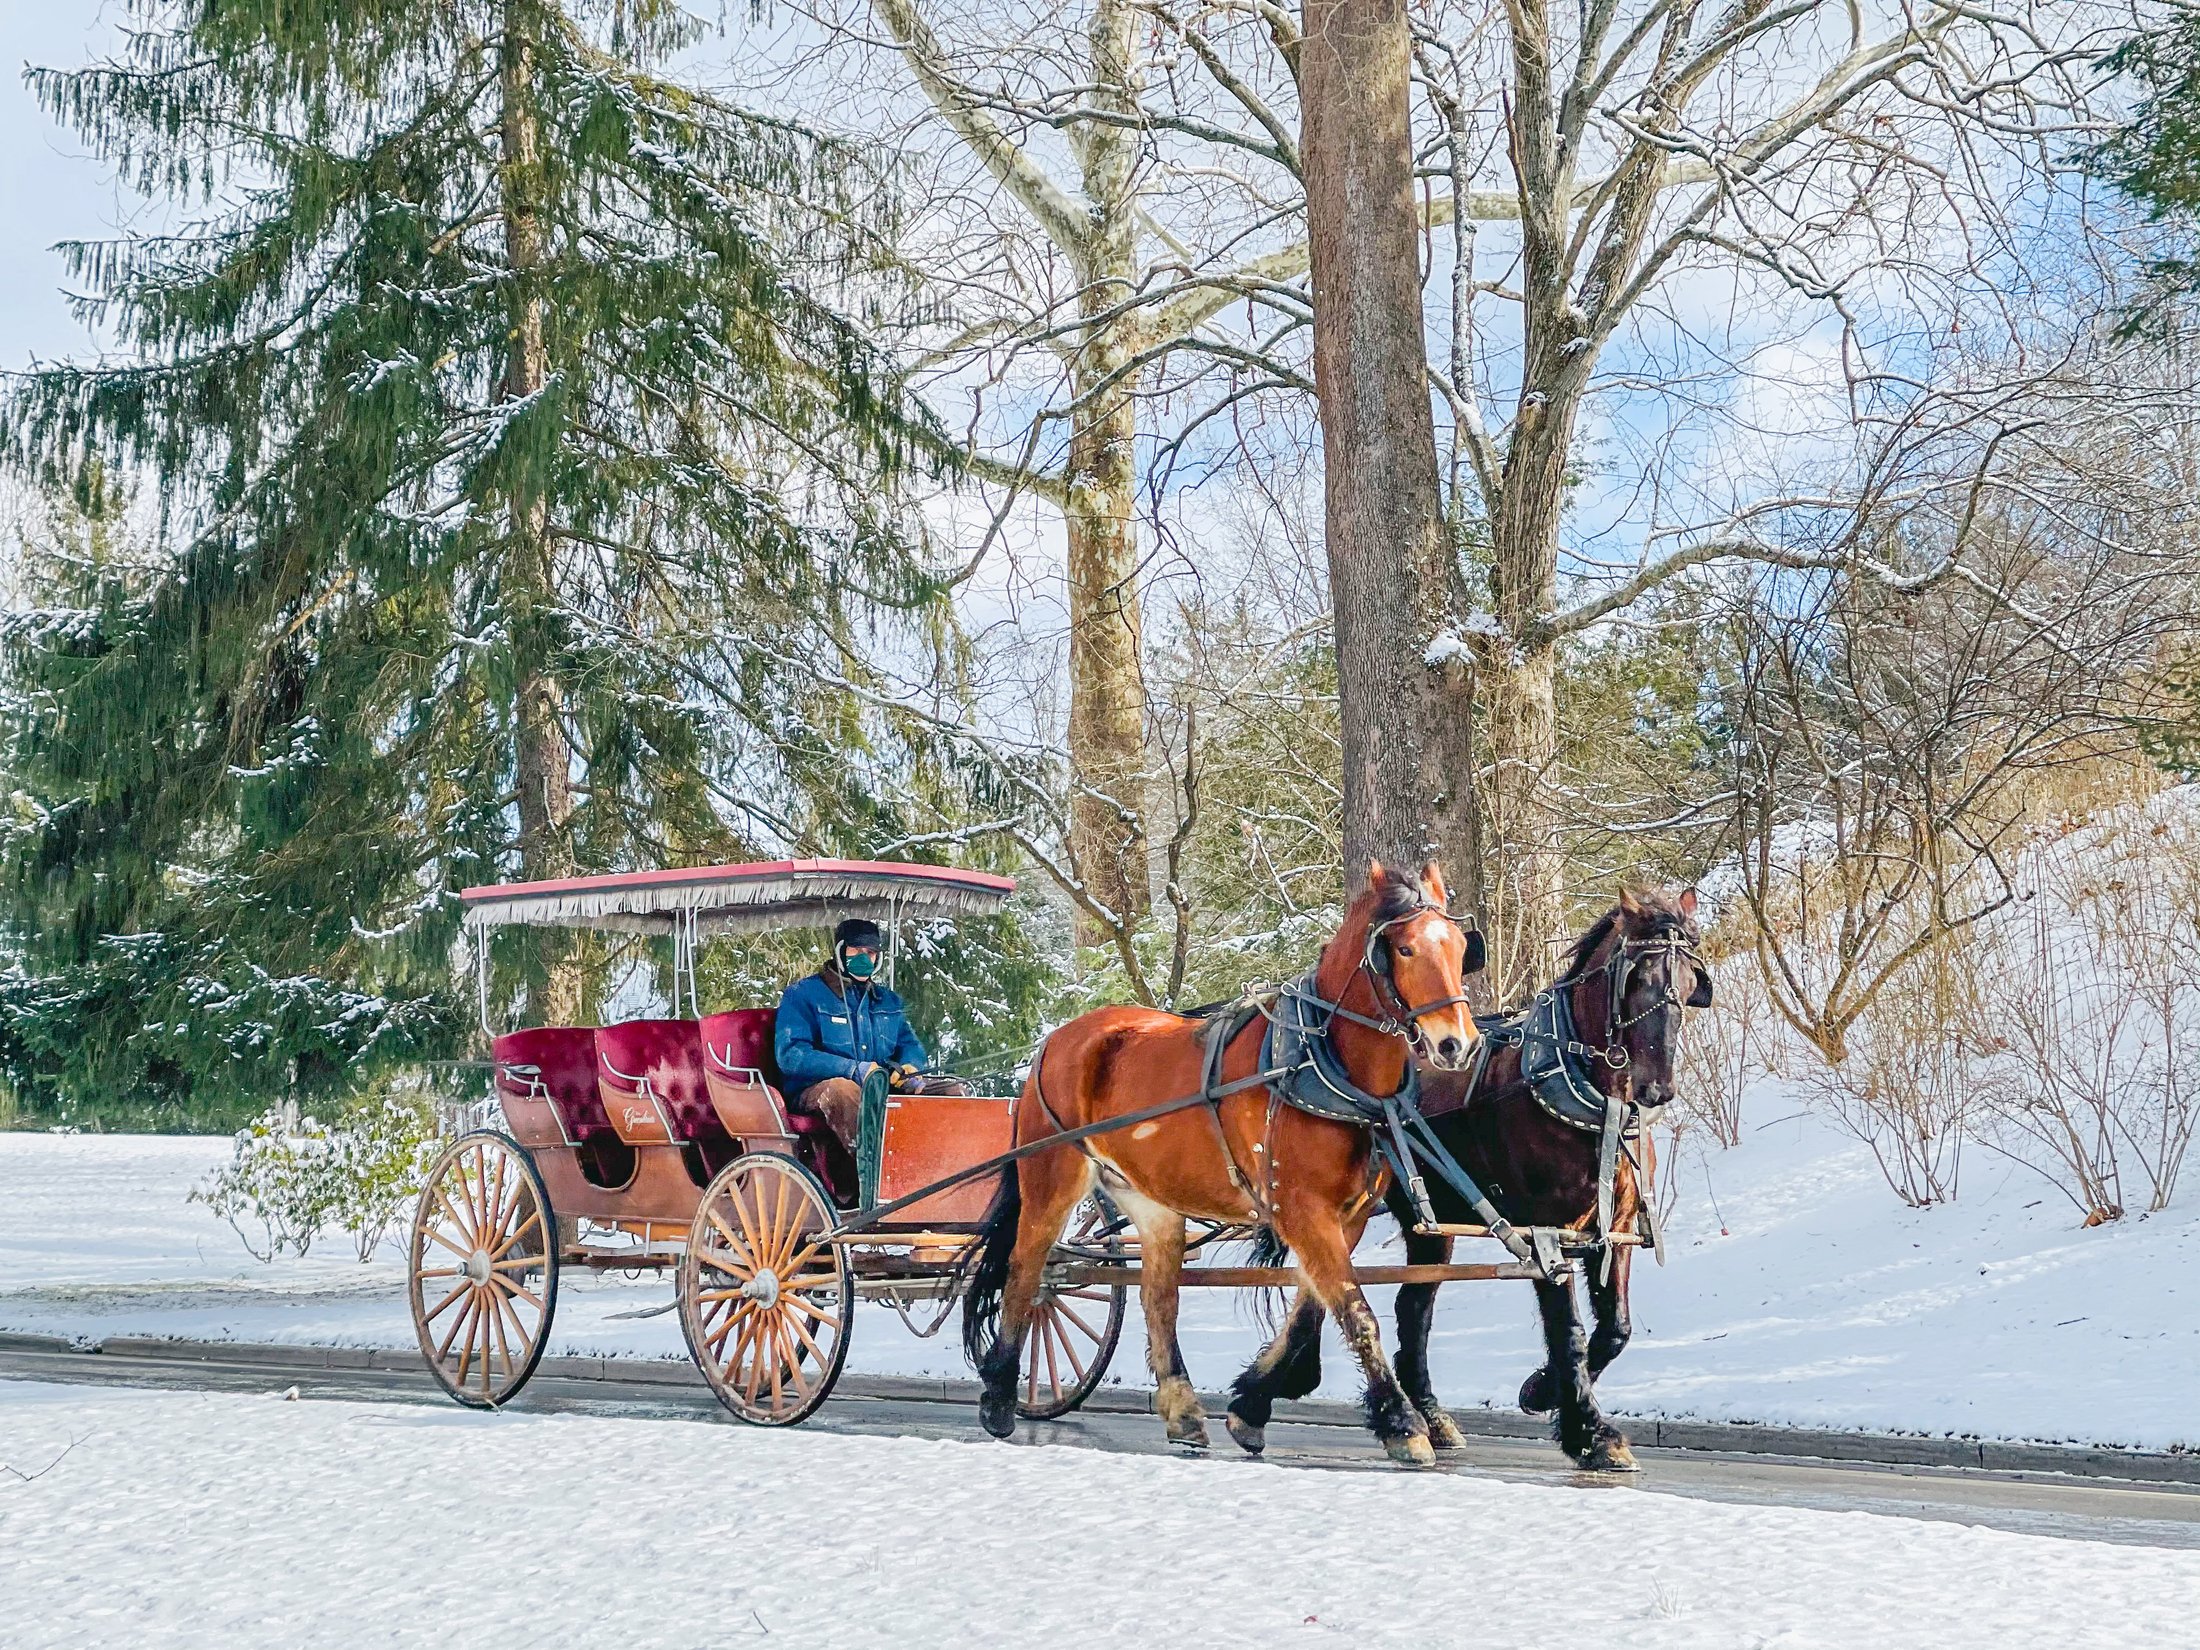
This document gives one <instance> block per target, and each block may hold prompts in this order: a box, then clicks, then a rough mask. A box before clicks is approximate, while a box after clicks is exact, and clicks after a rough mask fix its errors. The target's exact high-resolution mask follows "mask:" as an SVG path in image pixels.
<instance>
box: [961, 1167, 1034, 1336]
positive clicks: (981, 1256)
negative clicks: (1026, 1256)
mask: <svg viewBox="0 0 2200 1650" xmlns="http://www.w3.org/2000/svg"><path fill="white" fill-rule="evenodd" d="M1023 1212H1024V1189H1023V1182H1022V1180H1021V1178H1020V1177H1019V1176H1018V1175H1017V1173H1016V1166H1015V1165H1014V1164H1013V1163H1012V1164H1010V1165H1009V1166H1008V1167H1007V1168H1005V1169H1003V1170H1002V1171H1001V1186H1000V1190H999V1191H997V1192H995V1193H994V1194H993V1203H992V1206H991V1207H990V1208H988V1209H987V1210H986V1212H985V1224H984V1226H983V1227H981V1228H980V1229H979V1232H978V1240H977V1242H975V1243H973V1244H971V1245H970V1247H969V1248H968V1249H967V1250H965V1251H964V1254H963V1259H962V1262H961V1264H960V1266H959V1268H958V1271H959V1274H960V1276H959V1277H958V1280H957V1281H958V1282H959V1284H960V1285H961V1288H962V1310H963V1329H962V1335H963V1352H964V1354H965V1355H966V1356H967V1357H968V1358H969V1359H970V1361H971V1363H972V1364H982V1363H983V1362H984V1360H985V1355H986V1352H987V1351H988V1350H989V1349H990V1348H991V1347H992V1345H993V1342H994V1340H995V1338H996V1337H998V1336H999V1334H1000V1331H1001V1295H1002V1293H1003V1292H1004V1291H1005V1290H1006V1289H1007V1288H1008V1262H1009V1257H1010V1256H1012V1255H1014V1254H1015V1252H1016V1227H1017V1223H1018V1222H1019V1221H1020V1220H1021V1219H1022V1218H1023Z"/></svg>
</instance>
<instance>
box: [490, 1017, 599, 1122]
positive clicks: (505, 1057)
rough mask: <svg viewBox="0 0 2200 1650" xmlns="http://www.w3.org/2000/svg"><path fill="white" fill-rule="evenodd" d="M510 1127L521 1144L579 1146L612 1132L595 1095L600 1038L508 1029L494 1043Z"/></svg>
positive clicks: (574, 1031) (577, 1032)
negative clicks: (592, 1136) (589, 1139)
mask: <svg viewBox="0 0 2200 1650" xmlns="http://www.w3.org/2000/svg"><path fill="white" fill-rule="evenodd" d="M489 1051H490V1057H491V1058H492V1059H494V1060H495V1061H496V1064H497V1079H496V1091H497V1099H498V1100H499V1101H501V1102H502V1103H503V1106H504V1122H505V1126H506V1127H507V1128H508V1129H510V1130H511V1133H512V1138H513V1139H514V1140H517V1141H518V1142H519V1143H520V1144H521V1145H522V1146H531V1147H541V1146H577V1145H579V1144H581V1143H582V1142H583V1141H585V1140H586V1139H587V1138H588V1137H589V1136H590V1135H591V1134H601V1133H605V1132H608V1131H609V1130H610V1128H611V1119H610V1118H609V1117H608V1116H607V1115H606V1114H605V1112H604V1106H603V1098H602V1096H601V1095H599V1094H598V1093H597V1092H596V1034H595V1032H593V1031H591V1030H589V1029H588V1028H587V1027H585V1026H581V1027H574V1026H539V1027H537V1028H536V1029H534V1030H532V1031H508V1032H506V1033H505V1034H504V1035H503V1036H501V1037H499V1038H497V1039H496V1040H495V1041H494V1042H492V1043H491V1044H490V1045H489Z"/></svg>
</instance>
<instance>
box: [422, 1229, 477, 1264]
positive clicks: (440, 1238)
mask: <svg viewBox="0 0 2200 1650" xmlns="http://www.w3.org/2000/svg"><path fill="white" fill-rule="evenodd" d="M420 1230H421V1231H422V1233H424V1234H425V1235H426V1236H427V1237H428V1238H430V1239H431V1240H432V1241H434V1242H436V1243H440V1244H442V1245H443V1247H444V1248H446V1249H448V1250H450V1252H451V1253H452V1254H454V1255H457V1256H459V1257H460V1258H462V1259H466V1260H471V1259H472V1258H473V1253H474V1252H473V1251H472V1250H471V1249H465V1248H461V1247H460V1246H459V1245H458V1244H455V1243H453V1242H452V1241H451V1240H450V1239H449V1238H447V1237H445V1236H444V1235H443V1234H442V1233H441V1232H439V1231H437V1230H436V1229H435V1228H434V1227H433V1226H423V1227H421V1228H420Z"/></svg>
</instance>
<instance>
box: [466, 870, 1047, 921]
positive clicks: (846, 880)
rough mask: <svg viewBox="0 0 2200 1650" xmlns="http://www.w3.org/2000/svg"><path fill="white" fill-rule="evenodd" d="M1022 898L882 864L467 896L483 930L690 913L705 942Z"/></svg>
mask: <svg viewBox="0 0 2200 1650" xmlns="http://www.w3.org/2000/svg"><path fill="white" fill-rule="evenodd" d="M1015 891H1016V884H1015V882H1014V881H1012V880H1011V879H1010V878H1008V877H997V876H992V875H989V874H988V873H986V872H984V871H960V870H955V869H953V868H952V867H949V866H945V865H904V864H900V863H897V862H893V861H888V860H876V859H775V860H767V861H762V862H759V863H757V864H753V865H698V866H692V867H689V868H688V869H685V870H675V871H625V872H618V873H615V874H613V875H610V876H601V877H565V878H561V879H559V880H557V881H553V882H507V883H499V884H497V885H495V886H493V887H487V888H468V889H466V890H464V891H463V892H462V893H460V895H459V896H458V897H459V901H460V903H461V904H462V905H463V906H464V908H465V912H466V921H467V922H468V923H469V924H471V925H473V926H476V927H484V928H491V927H499V926H502V925H505V924H510V923H526V924H533V925H536V926H540V927H552V928H608V929H620V930H624V931H627V932H630V933H642V934H669V933H671V932H672V931H673V928H674V926H675V924H676V923H677V922H678V921H679V920H680V918H681V916H682V914H683V913H685V912H690V911H692V912H694V913H695V922H696V926H697V928H698V929H699V930H700V931H701V932H703V933H706V934H710V933H722V932H725V931H727V930H731V929H745V930H749V931H756V930H761V929H773V928H803V927H821V926H828V925H830V924H832V923H836V922H838V921H840V920H841V919H842V918H843V917H870V918H871V919H873V920H874V921H884V920H886V919H888V918H891V917H895V916H913V917H936V916H945V915H950V914H953V913H956V912H962V911H991V910H995V909H997V908H998V907H999V906H1001V905H1002V904H1004V903H1005V902H1006V901H1007V899H1008V896H1009V895H1010V894H1012V893H1014V892H1015Z"/></svg>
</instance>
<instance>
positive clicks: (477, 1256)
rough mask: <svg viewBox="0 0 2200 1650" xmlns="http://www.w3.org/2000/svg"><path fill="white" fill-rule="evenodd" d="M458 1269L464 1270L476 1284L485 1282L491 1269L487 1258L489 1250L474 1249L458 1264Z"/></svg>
mask: <svg viewBox="0 0 2200 1650" xmlns="http://www.w3.org/2000/svg"><path fill="white" fill-rule="evenodd" d="M459 1270H460V1271H461V1272H464V1273H465V1274H466V1276H467V1277H468V1278H470V1279H471V1280H472V1281H473V1282H474V1283H476V1284H484V1283H487V1282H488V1281H489V1277H490V1273H491V1271H492V1270H493V1268H492V1265H491V1262H490V1260H489V1251H488V1250H486V1249H476V1250H475V1251H474V1252H473V1253H472V1254H470V1255H468V1256H467V1257H466V1260H465V1264H464V1265H462V1266H460V1267H459Z"/></svg>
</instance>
